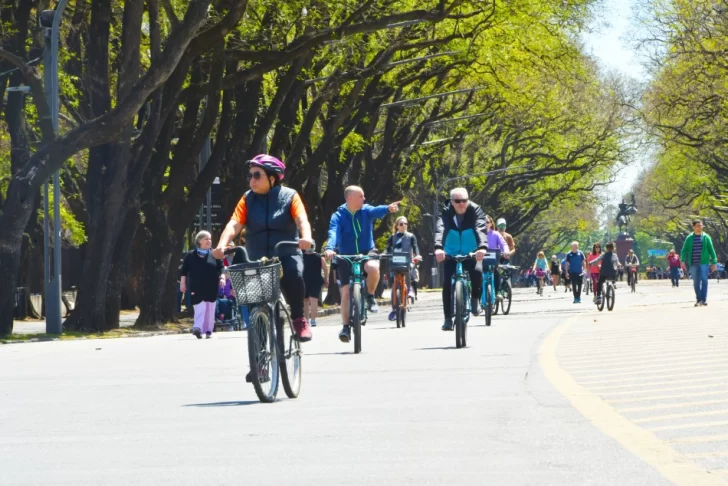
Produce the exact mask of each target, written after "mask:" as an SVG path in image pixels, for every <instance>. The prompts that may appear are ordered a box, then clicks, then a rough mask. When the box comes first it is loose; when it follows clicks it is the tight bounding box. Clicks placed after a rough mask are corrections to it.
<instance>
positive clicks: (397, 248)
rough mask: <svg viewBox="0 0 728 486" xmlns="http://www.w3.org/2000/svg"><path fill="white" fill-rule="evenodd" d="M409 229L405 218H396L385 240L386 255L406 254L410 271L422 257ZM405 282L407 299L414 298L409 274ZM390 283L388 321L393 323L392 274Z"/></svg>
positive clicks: (395, 315)
mask: <svg viewBox="0 0 728 486" xmlns="http://www.w3.org/2000/svg"><path fill="white" fill-rule="evenodd" d="M408 227H409V223H408V222H407V218H406V217H404V216H400V217H399V218H397V220H396V221H395V222H394V227H393V228H392V234H391V235H390V237H389V239H388V240H387V250H386V252H387V253H408V254H409V255H410V257H411V262H412V264H411V265H410V270H411V269H412V267H413V266H414V265H415V264H416V263H417V262H419V261H420V260H422V257H421V256H420V248H419V246H418V245H417V237H416V236H415V235H413V234H412V233H410V232H409V231H407V228H408ZM405 279H406V282H407V289H408V292H407V293H408V297H412V298H414V288H413V286H412V281H411V278H410V272H409V271H408V272H407V275H406V276H405ZM389 280H390V282H391V283H392V285H391V287H392V311H391V312H390V313H389V320H390V321H393V320H395V319H396V318H397V312H396V311H395V310H394V299H395V290H396V289H395V288H394V284H395V278H394V272H392V273H391V274H390V277H389Z"/></svg>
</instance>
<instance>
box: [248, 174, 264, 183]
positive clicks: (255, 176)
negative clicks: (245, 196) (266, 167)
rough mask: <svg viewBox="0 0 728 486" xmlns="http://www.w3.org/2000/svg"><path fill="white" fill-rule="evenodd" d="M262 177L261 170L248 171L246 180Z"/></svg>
mask: <svg viewBox="0 0 728 486" xmlns="http://www.w3.org/2000/svg"><path fill="white" fill-rule="evenodd" d="M261 177H263V174H262V173H261V172H248V180H250V179H255V180H256V181H257V180H258V179H260V178H261Z"/></svg>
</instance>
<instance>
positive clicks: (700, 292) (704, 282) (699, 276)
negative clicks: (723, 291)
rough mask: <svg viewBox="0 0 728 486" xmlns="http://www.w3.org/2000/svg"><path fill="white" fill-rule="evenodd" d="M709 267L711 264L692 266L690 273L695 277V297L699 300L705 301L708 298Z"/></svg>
mask: <svg viewBox="0 0 728 486" xmlns="http://www.w3.org/2000/svg"><path fill="white" fill-rule="evenodd" d="M708 268H709V265H708V264H707V263H706V264H702V265H692V266H691V267H690V275H692V277H693V287H694V288H695V298H696V299H697V301H698V302H705V301H706V300H707V299H708Z"/></svg>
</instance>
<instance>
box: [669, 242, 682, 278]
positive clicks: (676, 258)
mask: <svg viewBox="0 0 728 486" xmlns="http://www.w3.org/2000/svg"><path fill="white" fill-rule="evenodd" d="M667 263H668V264H669V265H670V280H671V281H672V286H673V287H679V286H680V255H678V254H677V253H675V248H673V249H671V250H670V253H668V255H667Z"/></svg>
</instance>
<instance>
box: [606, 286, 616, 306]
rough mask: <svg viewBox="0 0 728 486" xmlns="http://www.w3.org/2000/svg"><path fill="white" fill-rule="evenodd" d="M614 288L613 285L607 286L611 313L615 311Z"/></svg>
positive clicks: (608, 304)
mask: <svg viewBox="0 0 728 486" xmlns="http://www.w3.org/2000/svg"><path fill="white" fill-rule="evenodd" d="M614 299H615V295H614V287H613V286H612V284H609V285H607V309H609V310H610V311H611V310H612V309H614Z"/></svg>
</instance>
